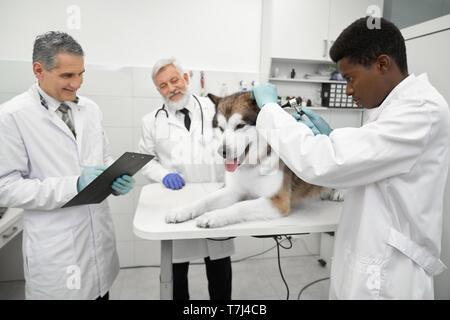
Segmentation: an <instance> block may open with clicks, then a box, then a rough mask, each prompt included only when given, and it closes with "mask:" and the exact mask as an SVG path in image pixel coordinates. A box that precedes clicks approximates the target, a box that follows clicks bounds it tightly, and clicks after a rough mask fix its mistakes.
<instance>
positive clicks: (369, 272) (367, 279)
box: [338, 252, 384, 300]
mask: <svg viewBox="0 0 450 320" xmlns="http://www.w3.org/2000/svg"><path fill="white" fill-rule="evenodd" d="M383 262H384V260H383V259H381V258H376V257H370V256H363V255H360V254H358V253H355V252H347V257H346V262H345V269H346V270H345V272H344V274H343V279H342V283H341V290H340V293H341V294H339V296H338V298H339V299H360V300H372V299H380V289H381V284H382V279H383V277H382V266H383Z"/></svg>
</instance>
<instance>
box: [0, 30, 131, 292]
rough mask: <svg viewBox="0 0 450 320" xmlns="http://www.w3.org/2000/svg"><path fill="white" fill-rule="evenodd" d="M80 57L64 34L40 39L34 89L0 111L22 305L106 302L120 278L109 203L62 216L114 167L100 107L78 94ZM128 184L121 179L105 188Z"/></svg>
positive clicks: (123, 188) (0, 203)
mask: <svg viewBox="0 0 450 320" xmlns="http://www.w3.org/2000/svg"><path fill="white" fill-rule="evenodd" d="M83 56H84V53H83V50H82V48H81V46H80V45H79V44H78V43H77V42H76V41H75V40H74V39H73V38H72V37H71V36H70V35H68V34H66V33H63V32H53V31H51V32H48V33H45V34H43V35H40V36H38V37H37V38H36V40H35V43H34V49H33V72H34V74H35V76H36V78H37V83H35V84H34V85H32V86H31V88H30V89H29V90H28V91H26V92H24V93H22V94H20V95H18V96H16V97H14V98H13V99H11V100H9V101H7V102H6V103H4V104H3V105H2V107H1V108H0V145H1V146H2V147H1V149H0V163H1V166H0V207H16V208H23V209H24V218H23V224H24V226H23V256H24V274H25V281H26V283H25V294H26V298H27V299H107V298H108V292H109V290H110V288H111V285H112V283H113V281H114V279H115V278H116V276H117V274H118V271H119V260H118V256H117V252H116V243H115V235H114V227H113V223H112V219H111V215H110V213H109V208H108V204H107V202H106V201H103V202H102V203H99V204H93V205H82V206H75V207H69V208H65V209H61V207H62V206H63V205H64V204H65V203H66V202H67V201H69V200H70V199H71V198H72V197H74V196H75V195H76V194H77V193H78V192H80V191H81V190H82V189H83V188H85V187H86V186H87V185H88V184H89V183H90V182H91V181H92V180H94V179H95V178H96V177H97V176H98V175H100V174H101V173H102V172H103V171H104V170H105V169H106V168H107V166H108V165H110V164H111V163H112V162H113V159H112V157H111V156H110V154H109V150H108V149H109V148H108V142H107V139H106V135H105V133H104V131H103V128H102V113H101V111H100V109H99V107H98V106H97V104H95V103H94V102H93V101H92V100H90V99H87V98H85V97H79V96H77V94H76V93H77V90H78V89H79V88H80V86H81V84H82V81H83V73H84V59H83ZM133 184H134V179H133V178H132V177H130V176H127V175H123V176H122V177H118V178H117V179H115V181H114V182H113V184H112V187H111V188H112V190H113V193H114V194H115V195H122V194H126V193H127V192H129V191H130V190H131V188H132V187H133Z"/></svg>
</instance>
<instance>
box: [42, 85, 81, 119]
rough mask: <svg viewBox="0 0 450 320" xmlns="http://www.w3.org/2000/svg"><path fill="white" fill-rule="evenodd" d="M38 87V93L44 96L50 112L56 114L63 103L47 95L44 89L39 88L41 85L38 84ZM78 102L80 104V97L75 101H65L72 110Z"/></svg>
mask: <svg viewBox="0 0 450 320" xmlns="http://www.w3.org/2000/svg"><path fill="white" fill-rule="evenodd" d="M36 87H37V90H38V92H39V93H40V95H41V96H42V98H44V100H45V102H46V103H47V107H48V110H50V111H52V112H56V111H57V110H58V108H59V106H60V105H61V103H62V102H60V101H58V100H56V99H55V98H53V97H52V96H50V95H48V94H47V93H45V91H44V90H42V88H41V87H40V86H39V83H36ZM77 102H78V97H76V99H75V100H74V101H64V103H65V104H67V105H68V106H69V107H70V109H71V108H72V107H73V104H74V103H77Z"/></svg>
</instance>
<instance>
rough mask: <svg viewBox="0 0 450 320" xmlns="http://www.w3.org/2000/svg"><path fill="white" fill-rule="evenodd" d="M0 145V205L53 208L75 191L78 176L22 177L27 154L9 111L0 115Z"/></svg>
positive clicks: (72, 195)
mask: <svg viewBox="0 0 450 320" xmlns="http://www.w3.org/2000/svg"><path fill="white" fill-rule="evenodd" d="M0 146H1V148H0V164H1V165H0V207H15V208H23V209H30V210H53V209H57V208H60V207H61V206H62V205H64V204H65V203H66V202H67V201H69V200H70V199H72V198H73V197H74V196H75V195H76V194H77V181H78V176H68V177H50V178H46V179H44V180H39V179H28V178H25V177H27V176H28V175H29V161H28V154H27V151H26V148H25V146H24V144H23V141H22V139H21V136H20V133H19V131H18V129H17V126H16V124H15V122H14V120H13V118H12V116H11V115H10V114H5V115H2V116H1V118H0Z"/></svg>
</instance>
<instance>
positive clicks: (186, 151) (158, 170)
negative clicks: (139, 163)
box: [139, 96, 234, 263]
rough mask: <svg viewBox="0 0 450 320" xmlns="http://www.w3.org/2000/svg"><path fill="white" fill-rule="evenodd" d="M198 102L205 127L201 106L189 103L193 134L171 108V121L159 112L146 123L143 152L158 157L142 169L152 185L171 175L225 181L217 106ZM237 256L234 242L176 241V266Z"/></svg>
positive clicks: (144, 121) (142, 142) (197, 180)
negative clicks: (216, 122) (214, 124)
mask: <svg viewBox="0 0 450 320" xmlns="http://www.w3.org/2000/svg"><path fill="white" fill-rule="evenodd" d="M197 98H198V99H199V101H200V103H201V108H202V109H203V124H202V112H201V109H200V106H199V105H198V103H197V101H196V100H195V98H193V97H192V96H191V98H190V99H189V102H188V109H190V110H192V115H191V127H190V131H187V129H186V127H185V125H184V122H182V121H180V120H179V119H178V118H177V117H176V116H175V113H174V111H173V110H169V108H167V106H166V107H165V110H167V112H168V115H169V116H168V117H167V116H166V113H165V112H164V111H159V112H158V110H159V109H158V110H155V111H153V112H151V113H149V114H147V115H145V116H144V118H143V119H142V136H141V139H140V142H139V152H141V153H146V154H151V155H153V156H155V158H153V159H152V160H151V161H150V162H149V163H148V164H147V165H146V166H145V167H144V168H143V169H142V174H143V175H144V176H145V177H147V178H148V179H150V180H151V181H155V182H162V180H163V178H164V177H165V176H166V175H167V174H169V173H178V174H179V175H180V176H181V177H182V178H183V179H184V181H185V182H214V181H223V177H224V165H223V158H221V157H220V156H219V154H218V153H217V149H218V148H219V144H220V139H219V137H218V136H217V132H214V129H213V128H212V120H213V117H214V114H215V106H214V104H213V103H212V101H211V100H210V99H209V98H205V97H197ZM157 113H158V114H157ZM156 114H157V115H156ZM202 125H203V135H202ZM216 130H217V129H216ZM168 201H170V199H168ZM149 214H151V213H149ZM233 253H234V243H233V240H223V241H217V240H208V239H189V240H176V241H173V262H175V263H179V262H186V261H191V260H195V259H198V258H204V257H207V256H209V257H210V258H211V259H212V260H216V259H221V258H224V257H228V256H230V255H231V254H233Z"/></svg>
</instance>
